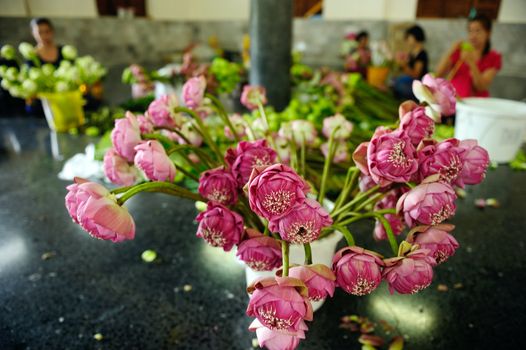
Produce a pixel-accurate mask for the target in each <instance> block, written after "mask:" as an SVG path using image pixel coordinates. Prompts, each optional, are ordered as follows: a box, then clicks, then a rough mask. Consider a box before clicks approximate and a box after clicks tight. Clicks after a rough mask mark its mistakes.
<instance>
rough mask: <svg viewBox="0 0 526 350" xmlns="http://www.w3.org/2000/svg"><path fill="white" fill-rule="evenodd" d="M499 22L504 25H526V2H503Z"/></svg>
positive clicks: (507, 0)
mask: <svg viewBox="0 0 526 350" xmlns="http://www.w3.org/2000/svg"><path fill="white" fill-rule="evenodd" d="M497 20H498V22H502V23H526V1H525V0H502V1H501V3H500V11H499V17H498V18H497Z"/></svg>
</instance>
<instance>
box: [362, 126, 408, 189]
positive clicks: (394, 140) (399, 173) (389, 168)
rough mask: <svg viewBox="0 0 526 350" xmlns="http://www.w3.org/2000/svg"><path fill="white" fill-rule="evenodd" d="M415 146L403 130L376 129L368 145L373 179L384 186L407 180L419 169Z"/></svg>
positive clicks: (370, 171)
mask: <svg viewBox="0 0 526 350" xmlns="http://www.w3.org/2000/svg"><path fill="white" fill-rule="evenodd" d="M415 153H416V152H415V148H414V147H413V145H412V144H411V140H410V139H409V137H408V136H407V135H406V134H405V133H404V132H403V131H401V130H395V131H393V132H386V131H385V130H383V129H379V130H378V129H377V131H375V133H374V135H373V137H372V139H371V142H369V145H368V147H367V166H368V168H369V174H370V175H371V177H372V178H373V180H374V181H375V182H376V183H377V184H379V185H380V186H382V187H385V186H387V185H390V184H391V183H393V182H407V181H409V180H410V179H411V176H412V175H413V174H414V173H415V172H416V171H417V170H418V162H417V160H416V158H415Z"/></svg>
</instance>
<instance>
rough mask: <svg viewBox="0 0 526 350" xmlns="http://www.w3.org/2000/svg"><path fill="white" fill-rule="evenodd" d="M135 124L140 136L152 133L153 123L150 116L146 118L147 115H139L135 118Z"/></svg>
mask: <svg viewBox="0 0 526 350" xmlns="http://www.w3.org/2000/svg"><path fill="white" fill-rule="evenodd" d="M137 122H138V123H139V130H140V131H141V134H149V133H152V132H153V123H152V120H151V119H150V116H148V113H146V114H139V115H138V116H137Z"/></svg>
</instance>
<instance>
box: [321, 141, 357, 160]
mask: <svg viewBox="0 0 526 350" xmlns="http://www.w3.org/2000/svg"><path fill="white" fill-rule="evenodd" d="M347 149H348V147H347V143H346V142H338V143H337V144H336V151H335V153H334V158H333V160H332V161H333V163H335V164H338V163H344V162H348V161H349V156H350V155H349V152H348V151H347ZM320 150H321V153H322V154H323V156H325V157H328V156H329V143H328V142H325V143H324V144H322V145H321V146H320Z"/></svg>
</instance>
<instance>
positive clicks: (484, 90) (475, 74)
mask: <svg viewBox="0 0 526 350" xmlns="http://www.w3.org/2000/svg"><path fill="white" fill-rule="evenodd" d="M490 37H491V20H490V19H489V18H487V17H486V16H483V15H477V16H475V17H473V18H471V19H469V22H468V42H463V41H462V40H461V41H457V42H455V43H454V44H453V46H451V48H450V49H449V51H448V52H447V53H446V54H445V55H444V57H443V58H442V60H441V61H440V63H439V65H438V67H437V70H436V74H437V75H438V76H440V77H446V78H447V79H448V80H451V83H452V84H453V86H455V89H456V90H457V95H458V96H460V97H469V96H477V97H488V96H489V91H488V90H489V87H490V85H491V82H492V81H493V78H495V75H497V72H498V71H499V70H500V69H501V67H502V57H501V54H500V53H498V52H497V51H495V50H492V49H491V42H490Z"/></svg>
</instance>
